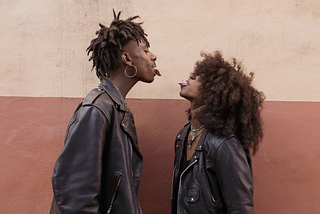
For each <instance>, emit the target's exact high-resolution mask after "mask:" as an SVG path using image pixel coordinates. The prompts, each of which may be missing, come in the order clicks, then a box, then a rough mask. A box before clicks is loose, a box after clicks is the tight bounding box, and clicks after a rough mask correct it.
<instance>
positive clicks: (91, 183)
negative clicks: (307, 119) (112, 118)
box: [52, 106, 108, 214]
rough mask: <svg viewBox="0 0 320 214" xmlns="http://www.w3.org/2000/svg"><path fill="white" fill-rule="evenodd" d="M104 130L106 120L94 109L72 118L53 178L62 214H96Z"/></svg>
mask: <svg viewBox="0 0 320 214" xmlns="http://www.w3.org/2000/svg"><path fill="white" fill-rule="evenodd" d="M107 129H108V124H107V119H106V117H105V116H104V114H103V113H102V112H101V111H100V110H99V109H97V108H96V107H94V106H87V107H82V108H80V109H79V111H77V113H75V115H74V116H73V118H72V119H71V121H70V123H69V125H68V131H67V135H66V139H65V147H64V148H63V150H62V152H61V154H60V156H59V158H58V160H57V162H56V164H55V167H54V173H53V175H52V184H53V190H54V196H55V200H56V202H57V204H58V206H59V209H60V210H61V212H62V213H68V214H71V213H72V214H73V213H77V214H80V213H83V214H96V213H99V202H98V198H97V197H98V194H99V191H100V187H101V172H102V155H103V148H104V142H105V138H106V130H107Z"/></svg>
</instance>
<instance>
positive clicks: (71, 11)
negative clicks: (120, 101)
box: [0, 0, 320, 101]
mask: <svg viewBox="0 0 320 214" xmlns="http://www.w3.org/2000/svg"><path fill="white" fill-rule="evenodd" d="M112 8H115V10H117V11H118V10H122V11H123V16H122V17H123V18H127V17H128V16H131V15H136V14H139V15H140V16H141V17H142V19H141V20H142V21H144V25H143V26H144V28H145V30H146V32H147V33H148V35H149V37H148V38H149V41H150V43H151V50H152V51H153V52H154V53H156V54H157V56H158V67H159V68H160V69H161V71H162V74H163V76H162V77H158V78H156V80H155V82H154V84H151V85H149V86H148V87H145V84H144V83H139V84H138V85H137V86H136V87H134V88H133V90H132V91H131V92H130V94H129V96H128V97H129V98H130V97H131V98H155V99H163V98H168V99H175V98H179V95H178V91H179V87H178V85H177V82H178V81H180V80H181V79H184V78H187V77H188V74H189V73H190V72H191V71H192V69H193V65H194V63H195V61H196V60H198V59H200V56H199V54H200V51H206V52H212V51H214V50H221V51H222V53H223V54H224V55H225V56H226V58H228V59H229V58H230V57H236V58H238V59H239V60H241V61H242V62H243V64H244V65H245V67H246V68H247V70H248V72H249V71H254V72H255V73H256V78H255V85H256V86H257V87H258V88H259V89H260V90H262V91H264V92H265V94H266V95H267V98H268V100H279V101H283V100H294V101H319V100H320V93H318V92H319V90H320V85H319V84H318V82H319V80H320V72H318V70H319V67H320V60H319V59H318V57H319V56H320V30H319V29H320V12H319V11H320V1H318V0H290V1H289V0H268V1H262V0H259V1H258V0H241V1H235V0H228V1H227V0H226V1H218V0H197V1H191V0H183V1H182V0H181V1H180V0H176V1H172V0H161V1H148V0H131V1H116V0H95V1H94V0H77V1H71V0H64V1H57V0H1V2H0V25H1V30H0V38H1V41H0V47H1V53H0V64H1V69H0V72H1V73H0V75H1V79H0V95H1V96H36V97H38V96H40V97H83V96H85V94H86V93H87V92H88V91H89V90H90V89H91V88H93V87H95V86H96V85H97V84H98V79H97V78H96V77H95V74H94V72H90V70H91V63H90V62H88V60H87V59H88V57H87V56H86V52H85V49H86V47H87V46H88V45H89V42H90V40H91V39H92V38H94V36H95V31H96V30H98V23H99V22H101V23H105V24H108V23H110V21H111V18H112Z"/></svg>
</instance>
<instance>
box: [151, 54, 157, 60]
mask: <svg viewBox="0 0 320 214" xmlns="http://www.w3.org/2000/svg"><path fill="white" fill-rule="evenodd" d="M151 60H152V61H156V60H157V56H156V55H155V54H154V53H151Z"/></svg>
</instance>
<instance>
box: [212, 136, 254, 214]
mask: <svg viewBox="0 0 320 214" xmlns="http://www.w3.org/2000/svg"><path fill="white" fill-rule="evenodd" d="M215 152H216V154H215V157H216V158H215V165H216V173H217V178H218V182H219V186H220V188H221V191H222V195H223V199H224V202H225V204H226V207H227V213H228V214H253V213H254V208H253V181H252V172H251V166H250V165H249V164H251V163H248V160H247V156H246V153H245V151H244V150H243V148H242V146H241V144H240V142H239V141H238V140H237V139H236V138H235V137H231V138H229V139H226V140H225V141H223V142H222V143H221V144H220V145H219V147H218V148H217V149H216V150H215Z"/></svg>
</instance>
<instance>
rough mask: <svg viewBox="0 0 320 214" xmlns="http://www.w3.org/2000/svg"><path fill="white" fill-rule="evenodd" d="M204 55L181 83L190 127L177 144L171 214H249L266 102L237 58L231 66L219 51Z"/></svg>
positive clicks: (184, 130)
mask: <svg viewBox="0 0 320 214" xmlns="http://www.w3.org/2000/svg"><path fill="white" fill-rule="evenodd" d="M202 56H203V57H204V59H203V60H202V61H198V62H196V64H195V68H194V72H193V73H192V74H191V75H190V77H189V79H188V80H186V81H181V82H180V83H179V84H180V86H181V90H180V96H181V97H183V98H185V99H187V100H188V101H190V108H189V109H188V110H187V114H188V119H189V121H190V122H189V123H188V124H187V125H185V126H184V127H183V128H182V129H181V130H180V131H179V133H178V134H177V136H176V140H175V159H174V173H173V182H172V198H171V200H172V201H171V202H172V213H173V214H182V213H201V214H207V213H208V214H209V213H220V214H236V213H237V214H240V213H241V214H252V213H254V207H253V181H252V164H251V155H250V150H251V151H252V153H253V154H255V153H256V152H257V150H258V148H259V143H260V142H261V140H262V137H263V132H262V121H261V116H260V112H261V110H262V102H263V101H264V99H265V97H264V94H263V93H262V92H260V91H258V90H256V89H255V88H254V87H253V86H252V80H253V73H250V75H249V76H248V75H246V74H245V73H244V72H243V67H242V65H241V64H240V63H238V62H237V61H236V59H233V61H232V63H229V62H227V61H225V60H224V59H223V57H222V55H221V53H220V52H219V51H217V52H215V53H214V54H204V53H202Z"/></svg>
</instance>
